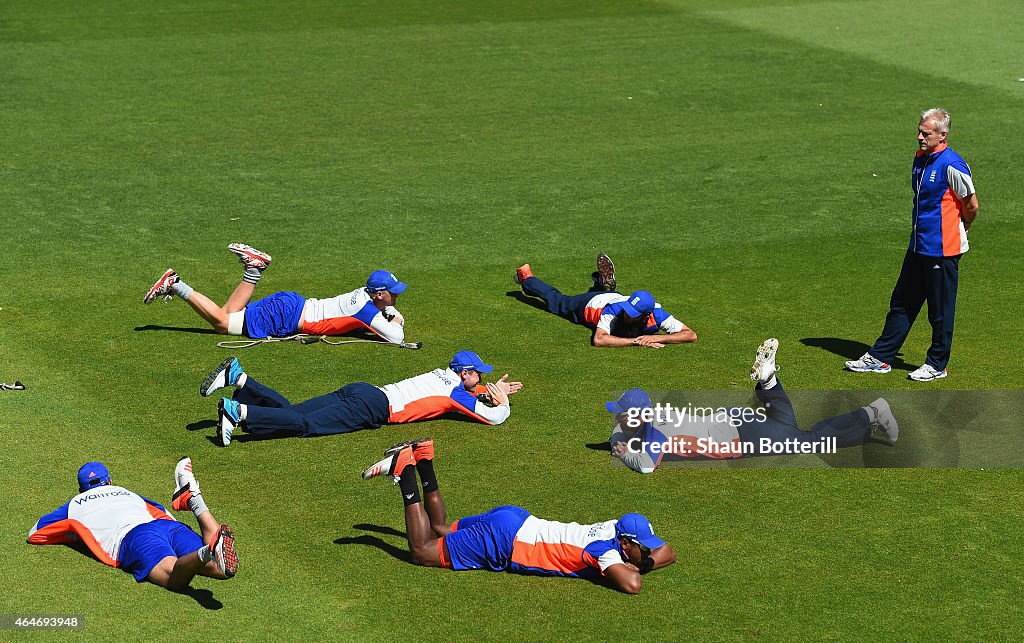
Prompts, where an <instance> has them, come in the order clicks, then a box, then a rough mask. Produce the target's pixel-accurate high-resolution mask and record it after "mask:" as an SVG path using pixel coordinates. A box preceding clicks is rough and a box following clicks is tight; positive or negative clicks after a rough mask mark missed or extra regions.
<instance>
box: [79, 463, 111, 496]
mask: <svg viewBox="0 0 1024 643" xmlns="http://www.w3.org/2000/svg"><path fill="white" fill-rule="evenodd" d="M105 484H110V472H109V471H107V467H105V466H104V465H103V463H102V462H86V463H85V464H83V465H82V468H81V469H79V470H78V490H79V491H88V490H89V489H92V488H93V487H99V486H101V485H105Z"/></svg>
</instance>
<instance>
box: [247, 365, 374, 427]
mask: <svg viewBox="0 0 1024 643" xmlns="http://www.w3.org/2000/svg"><path fill="white" fill-rule="evenodd" d="M234 399H235V401H236V402H238V403H240V404H245V405H246V416H245V426H246V429H247V430H248V431H249V433H256V434H260V433H263V434H266V433H276V432H278V431H285V432H291V433H296V434H299V435H301V436H303V437H312V436H318V435H333V434H335V433H350V432H352V431H358V430H360V429H377V428H380V427H381V426H383V425H385V424H387V422H388V416H389V415H390V411H389V408H388V396H387V395H385V394H384V391H382V390H380V389H379V388H377V387H376V386H373V385H372V384H367V383H366V382H356V383H355V384H347V385H345V386H343V387H341V388H340V389H338V390H337V391H334V392H333V393H328V394H326V395H320V396H319V397H314V398H312V399H310V400H306V401H305V402H300V403H299V404H292V403H291V402H289V401H288V400H287V399H286V398H285V397H284V396H283V395H281V394H280V393H278V392H277V391H275V390H274V389H272V388H270V387H269V386H265V385H263V384H260V383H259V382H257V381H256V380H255V379H253V378H252V376H250V377H249V379H248V380H246V382H245V386H243V387H242V388H240V389H237V390H236V391H235V394H234Z"/></svg>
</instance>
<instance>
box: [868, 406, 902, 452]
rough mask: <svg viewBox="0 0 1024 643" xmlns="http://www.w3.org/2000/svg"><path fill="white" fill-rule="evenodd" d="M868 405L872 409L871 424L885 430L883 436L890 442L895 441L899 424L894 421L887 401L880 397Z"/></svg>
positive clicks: (898, 433)
mask: <svg viewBox="0 0 1024 643" xmlns="http://www.w3.org/2000/svg"><path fill="white" fill-rule="evenodd" d="M868 406H869V407H871V408H872V409H874V414H873V415H874V417H872V418H871V422H872V424H875V425H877V426H878V427H879V428H880V429H882V431H884V432H885V437H886V438H887V439H888V440H889V442H890V443H895V442H896V440H898V439H899V437H900V425H899V424H898V423H897V422H896V416H895V415H893V414H892V409H891V408H889V403H888V402H887V401H886V400H885V398H881V397H880V398H878V399H877V400H875V401H874V402H872V403H871V404H868Z"/></svg>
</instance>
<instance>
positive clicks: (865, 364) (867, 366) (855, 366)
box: [846, 353, 892, 373]
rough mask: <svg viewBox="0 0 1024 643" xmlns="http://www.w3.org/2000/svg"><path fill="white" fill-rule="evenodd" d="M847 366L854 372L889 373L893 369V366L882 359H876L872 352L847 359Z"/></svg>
mask: <svg viewBox="0 0 1024 643" xmlns="http://www.w3.org/2000/svg"><path fill="white" fill-rule="evenodd" d="M846 368H847V369H849V370H851V371H853V372H854V373H888V372H889V371H891V370H892V366H890V365H888V364H886V363H885V362H883V361H882V360H880V359H875V358H874V357H872V356H871V353H864V354H863V355H861V356H860V359H851V360H849V361H847V362H846Z"/></svg>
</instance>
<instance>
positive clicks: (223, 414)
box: [217, 400, 235, 447]
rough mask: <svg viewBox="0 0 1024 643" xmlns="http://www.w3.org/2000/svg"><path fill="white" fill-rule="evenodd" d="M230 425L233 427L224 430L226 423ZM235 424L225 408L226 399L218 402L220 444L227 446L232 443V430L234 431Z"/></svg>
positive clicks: (218, 436)
mask: <svg viewBox="0 0 1024 643" xmlns="http://www.w3.org/2000/svg"><path fill="white" fill-rule="evenodd" d="M225 423H227V424H228V425H230V427H231V429H230V430H229V431H227V433H226V434H225V432H224V424H225ZM234 429H235V424H234V423H233V422H231V419H230V418H229V417H228V414H227V411H225V410H224V400H221V401H219V402H217V439H218V440H220V445H221V446H222V447H226V446H228V445H229V444H231V432H232V431H234Z"/></svg>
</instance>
